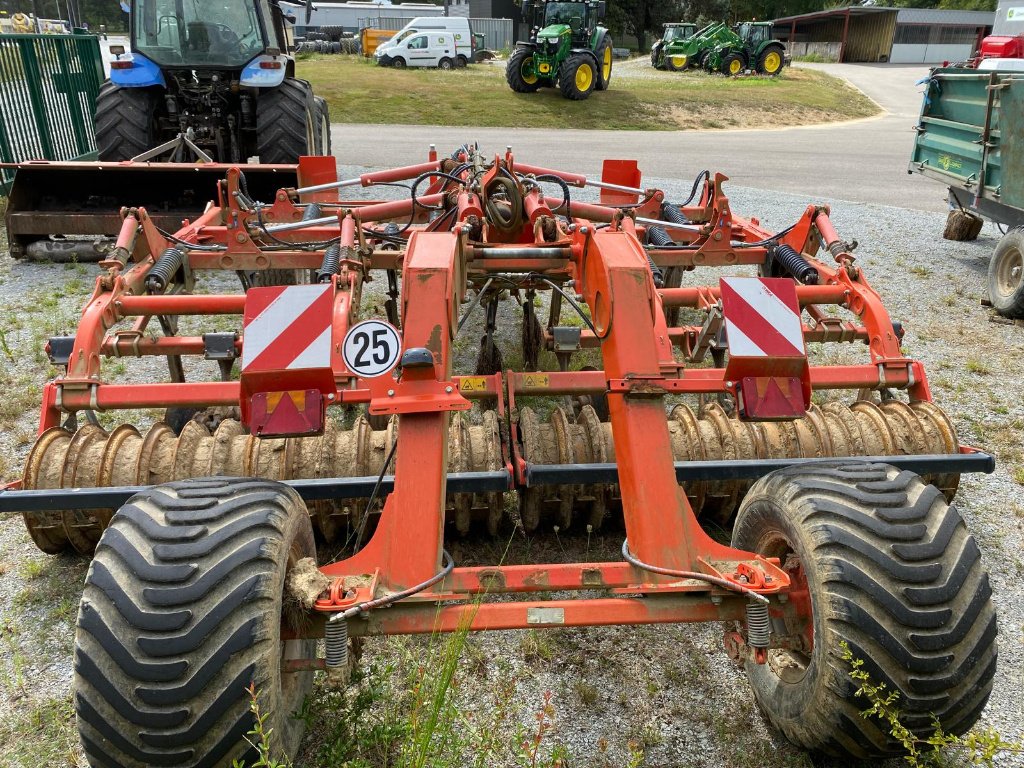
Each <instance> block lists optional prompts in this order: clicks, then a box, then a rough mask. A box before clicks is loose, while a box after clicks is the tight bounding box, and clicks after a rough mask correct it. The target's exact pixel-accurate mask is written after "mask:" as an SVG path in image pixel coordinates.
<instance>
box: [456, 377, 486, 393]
mask: <svg viewBox="0 0 1024 768" xmlns="http://www.w3.org/2000/svg"><path fill="white" fill-rule="evenodd" d="M459 391H460V392H486V391H487V379H486V378H485V377H484V376H464V377H463V378H461V379H459Z"/></svg>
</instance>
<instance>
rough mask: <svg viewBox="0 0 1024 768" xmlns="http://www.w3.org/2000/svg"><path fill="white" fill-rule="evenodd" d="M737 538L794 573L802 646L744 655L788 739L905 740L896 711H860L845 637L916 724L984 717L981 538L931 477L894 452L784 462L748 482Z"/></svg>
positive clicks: (818, 744)
mask: <svg viewBox="0 0 1024 768" xmlns="http://www.w3.org/2000/svg"><path fill="white" fill-rule="evenodd" d="M732 542H733V546H735V547H738V548H740V549H744V550H747V551H752V552H756V553H758V554H761V555H763V556H765V557H777V558H779V559H780V560H781V561H782V564H783V567H784V568H785V569H786V570H787V571H789V572H790V574H791V577H792V579H793V584H794V589H793V590H792V592H791V598H790V601H789V602H788V604H787V605H790V606H792V608H793V609H794V610H792V612H791V613H788V614H787V617H786V619H785V626H786V628H787V630H788V635H789V638H790V639H791V641H792V644H793V645H794V649H792V650H781V649H777V650H770V651H769V652H768V655H769V658H768V663H767V664H764V665H757V664H754V663H748V664H747V675H748V677H749V679H750V684H751V686H752V688H753V690H754V696H755V698H756V699H757V701H758V703H759V704H760V706H761V708H762V709H763V711H764V712H765V714H766V715H767V717H768V719H769V720H770V721H771V722H772V724H773V725H775V726H776V727H777V728H778V729H779V730H781V731H782V733H783V734H785V736H786V737H787V738H788V739H789V740H790V741H792V742H794V743H796V744H799V745H800V746H802V747H804V748H806V749H809V750H817V751H821V752H825V753H828V754H832V755H839V756H843V755H852V756H854V757H858V758H868V757H882V756H887V755H896V754H900V752H901V748H900V746H899V744H898V743H896V742H895V741H894V740H893V738H892V736H891V734H890V726H889V725H888V724H886V723H882V722H880V721H879V720H877V719H874V718H872V719H867V718H863V717H861V716H860V712H861V711H862V710H863V709H865V708H866V707H867V706H868V704H867V702H866V701H865V700H864V699H863V698H861V697H857V696H856V691H857V687H856V685H855V684H854V683H853V681H851V679H850V677H849V671H850V668H849V665H848V664H847V662H845V661H844V660H843V659H842V647H841V643H843V642H845V643H846V644H847V645H848V647H849V649H850V651H851V652H852V653H853V656H854V658H857V659H862V660H863V661H864V667H863V668H864V670H865V671H867V672H868V673H869V674H870V675H871V677H872V679H873V680H874V681H875V682H876V683H885V685H886V686H888V690H889V691H895V692H898V693H899V694H900V699H899V702H898V704H897V706H898V707H899V709H900V710H901V711H902V712H903V713H904V714H903V717H902V718H901V719H902V721H903V723H904V724H905V725H906V726H907V727H908V728H909V729H910V730H911V731H913V732H914V733H915V734H918V735H922V736H924V735H930V734H932V733H933V732H934V722H935V721H934V720H933V719H932V716H933V715H934V717H935V718H936V719H937V721H938V723H939V724H940V725H941V726H942V728H943V730H945V731H946V732H948V733H953V734H961V733H964V732H965V731H967V730H968V729H969V728H970V727H971V726H972V725H973V724H974V723H975V721H977V719H978V717H979V715H980V713H981V710H982V708H983V707H984V705H985V702H986V701H987V700H988V697H989V693H990V692H991V690H992V678H993V676H994V675H995V669H996V642H995V641H996V613H995V609H994V608H993V606H992V602H991V594H992V590H991V588H990V587H989V582H988V574H987V573H986V571H985V568H984V567H983V566H982V563H981V554H980V551H979V549H978V545H977V544H976V543H975V541H974V538H973V537H972V536H971V535H970V533H968V531H967V528H966V526H965V525H964V522H963V520H962V519H961V517H960V515H959V513H958V512H957V511H956V508H955V507H951V506H949V505H948V504H947V503H946V500H945V499H944V497H943V495H942V493H941V492H940V491H939V490H938V489H937V488H935V487H934V486H931V485H926V484H925V483H924V482H923V481H922V480H921V478H919V477H918V476H917V475H915V474H914V473H912V472H903V471H900V470H899V469H896V468H895V467H891V466H889V465H887V464H865V463H863V462H859V463H858V462H828V463H822V464H820V465H816V466H814V467H793V468H789V469H783V470H780V471H778V472H773V473H772V474H770V475H768V476H767V477H765V478H763V479H761V480H759V481H758V482H757V483H755V484H754V486H753V487H752V488H751V489H750V491H749V493H748V494H747V496H746V498H745V499H744V501H743V504H742V506H741V507H740V510H739V513H738V516H737V518H736V525H735V528H734V530H733V537H732ZM801 607H802V608H803V610H800V609H801ZM775 626H776V628H778V623H777V622H776V624H775Z"/></svg>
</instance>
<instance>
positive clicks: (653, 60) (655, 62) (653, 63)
mask: <svg viewBox="0 0 1024 768" xmlns="http://www.w3.org/2000/svg"><path fill="white" fill-rule="evenodd" d="M651 66H652V67H654V68H655V69H661V67H659V66H658V49H657V48H651Z"/></svg>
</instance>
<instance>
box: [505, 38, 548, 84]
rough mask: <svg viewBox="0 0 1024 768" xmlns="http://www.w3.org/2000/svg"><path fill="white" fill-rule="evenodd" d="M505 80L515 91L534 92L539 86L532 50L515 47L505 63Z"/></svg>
mask: <svg viewBox="0 0 1024 768" xmlns="http://www.w3.org/2000/svg"><path fill="white" fill-rule="evenodd" d="M505 82H507V83H508V87H509V88H511V89H512V90H513V91H515V92H516V93H534V92H535V91H536V90H537V89H538V88H540V77H539V76H538V75H537V67H536V65H535V63H534V58H533V51H531V50H530V49H529V48H517V49H516V51H515V53H513V54H512V55H511V56H510V57H509V60H508V64H507V65H505Z"/></svg>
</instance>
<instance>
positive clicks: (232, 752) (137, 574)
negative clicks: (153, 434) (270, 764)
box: [74, 478, 315, 768]
mask: <svg viewBox="0 0 1024 768" xmlns="http://www.w3.org/2000/svg"><path fill="white" fill-rule="evenodd" d="M200 531H201V532H202V534H201V535H200V536H199V537H198V538H196V534H197V532H200ZM175 533H178V534H181V536H180V538H181V539H186V540H188V541H185V542H184V543H181V544H167V543H166V542H167V541H169V540H173V539H174V538H175V536H174V534H175ZM182 547H185V548H186V549H182ZM290 551H300V552H302V553H304V555H309V556H312V555H313V554H314V553H315V544H314V542H313V534H312V527H311V526H310V524H309V517H308V513H306V510H305V507H304V505H303V504H302V501H301V500H300V499H299V498H298V496H297V494H295V493H294V491H291V490H290V489H288V488H287V487H285V486H282V485H280V484H277V483H273V482H270V481H255V480H235V479H230V478H217V479H215V480H213V481H212V482H211V481H210V480H205V481H181V482H175V483H170V484H167V485H164V486H161V487H159V489H157V490H154V491H152V492H147V493H144V494H140V495H138V496H135V497H133V499H131V500H130V502H129V503H128V504H127V505H126V506H125V508H123V509H122V510H121V511H119V512H118V513H117V514H116V515H114V517H113V519H112V520H111V522H110V526H109V528H108V529H107V531H106V532H105V533H104V536H103V538H102V540H101V542H100V544H99V546H98V547H97V549H96V556H95V559H94V561H93V564H92V566H91V568H90V570H89V574H88V577H87V579H86V585H85V590H84V594H83V597H82V603H81V606H80V610H79V617H78V623H77V633H76V642H75V663H74V668H75V707H76V711H77V713H78V720H79V732H80V735H81V740H82V744H83V747H84V749H85V752H86V755H87V757H88V758H89V761H90V764H91V765H94V766H95V765H118V766H126V767H130V768H134V767H135V766H143V765H158V766H159V765H182V766H198V765H219V764H222V763H223V762H227V763H228V764H230V762H231V760H232V759H235V758H243V757H245V756H246V755H247V754H248V753H249V751H250V746H249V744H248V743H247V742H246V741H245V734H246V733H247V732H248V731H249V730H250V729H251V728H252V724H253V719H252V714H251V712H250V710H249V695H248V693H247V691H246V688H247V686H249V685H250V684H253V685H255V686H256V688H257V689H258V690H261V691H264V689H265V688H269V687H270V682H269V681H270V677H271V675H272V674H273V672H272V670H273V669H275V668H276V667H277V665H278V664H279V663H280V660H279V652H278V647H277V642H278V641H277V640H276V638H277V633H276V632H277V630H276V625H277V622H278V621H279V612H280V600H281V591H282V590H283V584H284V576H285V563H286V562H287V557H288V553H289V552H290ZM183 561H187V563H186V562H183ZM140 563H141V564H143V567H142V568H136V566H137V565H138V564H140ZM267 695H268V696H270V694H269V693H268V694H267ZM282 718H283V716H282ZM279 727H280V724H279ZM289 727H291V726H289ZM293 740H294V739H293Z"/></svg>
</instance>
